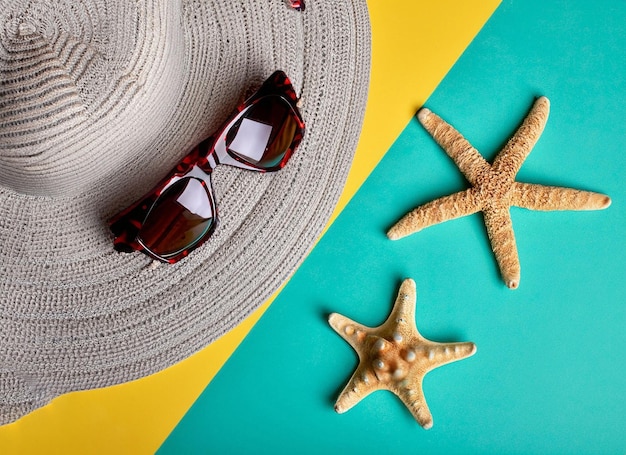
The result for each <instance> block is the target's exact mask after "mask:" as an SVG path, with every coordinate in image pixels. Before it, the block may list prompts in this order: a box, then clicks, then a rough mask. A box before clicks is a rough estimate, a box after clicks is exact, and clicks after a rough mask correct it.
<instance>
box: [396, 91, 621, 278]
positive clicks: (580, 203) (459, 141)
mask: <svg viewBox="0 0 626 455" xmlns="http://www.w3.org/2000/svg"><path fill="white" fill-rule="evenodd" d="M549 111H550V102H549V101H548V99H547V98H546V97H541V98H538V99H537V100H536V101H535V103H534V105H533V107H532V109H531V110H530V113H529V114H528V115H527V116H526V118H525V119H524V121H523V122H522V125H521V126H520V127H519V128H518V130H517V131H516V132H515V134H514V135H513V136H512V137H511V139H509V141H508V142H507V144H506V145H505V146H504V148H503V149H502V150H501V151H500V152H499V153H498V155H497V156H496V158H495V159H494V161H493V164H491V165H490V164H489V163H488V162H487V161H486V160H485V159H484V158H483V157H482V156H481V155H480V153H478V151H477V150H476V149H475V148H474V147H472V145H471V144H470V143H469V142H468V141H467V140H466V139H465V138H464V137H463V136H462V135H461V134H460V133H459V132H458V131H457V130H455V129H454V128H453V127H452V126H450V125H449V124H448V123H446V122H445V121H444V120H442V119H441V118H440V117H438V116H437V115H435V114H434V113H432V112H431V111H429V110H428V109H425V108H424V109H421V110H420V111H419V112H418V114H417V117H418V119H419V121H420V122H421V123H422V125H424V128H425V129H426V130H427V131H428V132H429V133H430V134H431V136H432V137H433V138H434V139H435V141H436V142H437V143H438V144H439V145H440V146H441V147H442V148H443V149H444V150H445V152H446V153H447V154H448V155H449V156H450V158H452V159H453V160H454V162H455V163H456V165H457V166H458V167H459V170H460V171H461V172H462V173H463V175H465V177H466V178H467V180H468V181H469V183H470V184H471V185H472V187H471V188H469V189H467V190H465V191H461V192H458V193H455V194H452V195H450V196H445V197H442V198H439V199H436V200H434V201H431V202H428V203H426V204H424V205H422V206H419V207H417V208H416V209H414V210H413V211H412V212H410V213H408V214H407V215H405V216H404V218H402V219H401V220H400V221H399V222H398V223H396V225H395V226H393V227H392V228H391V229H390V230H389V232H388V233H387V236H388V237H389V238H390V239H392V240H396V239H400V238H402V237H405V236H407V235H409V234H412V233H414V232H417V231H419V230H421V229H423V228H425V227H428V226H432V225H433V224H437V223H441V222H443V221H447V220H451V219H454V218H459V217H462V216H465V215H470V214H473V213H476V212H479V211H482V212H483V215H484V219H485V225H486V227H487V234H488V236H489V241H490V242H491V248H492V249H493V252H494V254H495V257H496V261H497V262H498V266H499V267H500V273H501V274H502V278H503V279H504V282H505V283H506V285H507V286H508V287H509V288H511V289H515V288H517V287H518V286H519V280H520V263H519V257H518V253H517V246H516V244H515V235H514V233H513V224H512V222H511V216H510V213H509V208H510V207H511V206H517V207H523V208H526V209H531V210H598V209H604V208H606V207H608V206H609V205H610V204H611V199H610V198H609V197H608V196H606V195H604V194H599V193H592V192H589V191H581V190H576V189H573V188H562V187H555V186H544V185H537V184H531V183H520V182H516V181H515V176H516V175H517V172H518V171H519V169H520V167H521V166H522V163H523V162H524V160H525V159H526V157H527V156H528V154H529V153H530V151H531V150H532V148H533V147H534V145H535V143H536V142H537V140H538V139H539V136H541V133H542V132H543V128H544V127H545V124H546V122H547V120H548V113H549Z"/></svg>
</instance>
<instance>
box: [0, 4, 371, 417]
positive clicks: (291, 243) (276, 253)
mask: <svg viewBox="0 0 626 455" xmlns="http://www.w3.org/2000/svg"><path fill="white" fill-rule="evenodd" d="M369 40H370V31H369V22H368V16H367V8H366V3H365V0H337V1H332V2H330V1H323V0H308V2H307V4H306V10H305V11H296V10H294V9H292V8H290V7H289V5H288V3H287V2H285V1H284V0H236V1H229V0H132V1H131V0H0V424H1V423H7V422H10V421H13V420H15V419H17V418H19V417H20V416H22V415H24V414H26V413H27V412H29V411H31V410H33V409H35V408H37V407H40V406H42V405H44V404H46V403H47V402H49V401H50V400H51V399H52V398H54V397H55V396H58V395H60V394H62V393H65V392H68V391H73V390H81V389H88V388H96V387H103V386H108V385H112V384H116V383H120V382H124V381H128V380H132V379H136V378H139V377H143V376H145V375H148V374H151V373H154V372H156V371H159V370H161V369H163V368H166V367H168V366H170V365H172V364H174V363H176V362H178V361H180V360H182V359H184V358H185V357H187V356H189V355H190V354H192V353H194V352H196V351H198V350H199V349H201V348H202V347H204V346H206V345H207V344H208V343H210V342H212V341H213V340H215V339H216V338H217V337H219V336H220V335H222V334H223V333H224V332H226V331H227V330H229V329H231V328H232V327H234V326H235V325H236V324H237V323H239V322H240V321H241V320H242V319H244V318H245V317H246V316H247V315H249V314H250V312H251V311H253V310H254V309H255V308H256V307H258V305H260V304H261V303H263V302H264V301H265V300H266V299H267V298H268V297H269V296H270V295H271V294H272V293H273V292H274V291H275V290H276V289H277V288H278V287H279V286H280V285H281V284H282V283H283V282H284V281H285V280H286V279H287V278H288V277H289V275H290V274H291V273H292V272H293V271H294V270H295V268H296V267H297V266H298V265H299V264H300V262H301V261H302V260H303V258H304V257H305V255H306V254H307V252H308V251H309V249H310V248H311V247H312V245H313V243H314V242H315V240H316V238H317V237H318V236H319V234H320V232H321V230H322V228H323V227H324V225H325V224H326V221H327V220H328V217H329V216H330V214H331V212H332V209H333V208H334V205H335V203H336V201H337V198H338V197H339V194H340V192H341V189H342V185H343V183H344V180H345V177H346V175H347V172H348V169H349V167H350V163H351V159H352V155H353V152H354V149H355V147H356V143H357V139H358V135H359V132H360V127H361V123H362V116H363V114H364V110H365V101H366V96H367V86H368V78H369V55H370V47H369V44H370V42H369ZM278 69H280V70H283V71H284V72H285V73H286V74H287V75H288V77H289V78H290V79H291V81H292V83H293V85H294V87H295V89H296V92H297V93H298V94H299V95H300V96H301V97H302V99H301V101H302V107H301V108H300V111H301V113H302V116H303V118H304V121H305V124H306V132H305V135H304V139H303V141H302V143H301V144H300V147H299V148H298V149H297V150H296V152H295V153H294V155H293V157H292V158H291V160H290V161H289V163H288V164H287V166H286V167H285V168H284V169H282V170H281V171H280V172H275V173H266V174H261V173H256V172H249V171H245V170H242V169H236V168H231V167H228V166H220V167H219V168H217V169H216V171H215V172H214V174H213V187H214V190H215V195H216V199H217V205H218V207H219V210H220V226H219V227H218V228H217V230H216V232H215V234H214V235H213V236H212V237H211V238H210V239H209V240H208V241H207V242H206V243H205V244H204V245H203V246H202V247H200V248H198V249H197V250H195V251H194V252H193V253H192V254H190V256H189V257H188V258H186V259H184V260H182V261H180V262H178V263H176V264H173V265H167V264H160V265H159V266H158V267H153V266H152V261H151V259H150V258H148V257H147V256H145V255H143V254H141V253H134V254H124V253H118V252H116V251H115V250H114V249H113V243H112V239H113V236H112V234H111V233H110V231H109V230H108V227H107V224H106V220H107V219H108V218H109V217H110V216H112V215H114V214H115V213H116V212H118V211H119V210H120V209H122V208H124V207H125V206H127V205H128V204H129V203H131V202H133V201H134V200H135V199H137V198H138V197H140V196H142V195H143V194H144V193H145V192H146V191H148V190H149V189H150V188H151V187H152V186H153V185H154V184H155V183H156V182H157V181H159V180H160V179H161V178H163V177H165V175H166V174H167V172H168V171H169V170H170V169H171V168H172V167H173V166H174V165H175V164H176V163H177V162H178V160H180V158H182V157H183V156H184V155H185V154H186V152H188V151H189V149H190V148H191V147H193V146H194V145H196V144H197V143H198V142H200V141H201V140H202V139H204V138H206V137H207V136H208V135H209V134H211V133H213V132H214V130H215V129H217V128H218V127H219V126H220V124H221V123H222V122H223V121H224V120H225V119H226V117H227V116H228V114H229V113H230V112H231V111H232V110H233V109H234V108H235V107H236V106H237V104H238V102H239V101H241V99H242V97H243V95H244V94H245V93H246V92H247V91H248V90H249V89H250V88H251V87H255V86H258V85H260V83H261V82H262V81H263V80H264V79H265V78H267V77H268V76H269V75H270V74H272V73H273V72H274V71H275V70H278Z"/></svg>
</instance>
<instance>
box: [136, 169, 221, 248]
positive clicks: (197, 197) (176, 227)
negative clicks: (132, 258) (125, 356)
mask: <svg viewBox="0 0 626 455" xmlns="http://www.w3.org/2000/svg"><path fill="white" fill-rule="evenodd" d="M214 212H215V210H214V204H213V198H212V197H211V195H210V194H209V191H208V190H207V188H206V186H205V185H203V184H202V182H201V181H200V180H199V179H197V178H193V177H186V178H183V179H181V180H179V181H177V182H176V183H174V184H172V185H171V186H170V187H169V188H167V190H165V191H164V192H163V194H161V196H159V198H158V199H157V200H156V202H155V204H154V206H153V207H152V209H151V210H150V212H149V213H148V216H147V217H146V220H145V221H144V223H143V225H142V227H141V230H140V231H139V235H138V238H139V240H140V241H141V242H142V243H143V245H144V246H145V247H146V248H148V249H149V250H150V251H152V252H153V253H155V254H157V255H158V256H161V257H163V258H167V257H168V256H172V255H175V254H178V253H180V252H181V251H183V250H185V249H187V248H189V247H191V246H193V245H194V244H195V243H196V242H197V241H198V240H200V239H201V238H202V237H203V236H204V235H205V234H206V233H207V232H208V231H209V230H210V229H211V227H212V226H213V224H214V220H215V218H214V217H215V215H214Z"/></svg>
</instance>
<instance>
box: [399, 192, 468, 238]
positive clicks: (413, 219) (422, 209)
mask: <svg viewBox="0 0 626 455" xmlns="http://www.w3.org/2000/svg"><path fill="white" fill-rule="evenodd" d="M479 210H480V204H479V202H478V199H477V198H476V196H475V192H474V191H473V189H472V188H468V189H467V190H465V191H460V192H458V193H454V194H451V195H449V196H444V197H442V198H439V199H435V200H434V201H431V202H427V203H426V204H424V205H421V206H419V207H417V208H416V209H414V210H412V211H411V212H409V213H407V214H406V215H405V216H404V217H403V218H402V219H401V220H400V221H398V222H397V223H396V224H395V225H394V226H393V227H392V228H391V229H390V230H389V232H387V237H389V238H390V239H391V240H398V239H401V238H402V237H406V236H407V235H410V234H413V233H415V232H417V231H420V230H422V229H424V228H427V227H428V226H432V225H434V224H438V223H442V222H444V221H448V220H452V219H455V218H460V217H462V216H466V215H471V214H473V213H476V212H478V211H479Z"/></svg>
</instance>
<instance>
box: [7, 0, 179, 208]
mask: <svg viewBox="0 0 626 455" xmlns="http://www.w3.org/2000/svg"><path fill="white" fill-rule="evenodd" d="M180 11H181V4H180V1H167V2H166V1H163V0H144V1H128V0H78V1H77V0H0V27H1V28H0V185H1V186H4V187H8V188H11V189H13V190H14V191H17V192H20V193H26V194H33V195H47V196H63V195H74V194H77V193H80V192H81V191H83V190H84V188H85V186H86V185H89V184H92V183H95V182H97V181H98V180H101V179H103V178H105V177H106V175H107V174H108V173H110V172H111V171H112V170H114V169H115V168H116V167H119V164H120V163H121V162H124V161H125V160H127V159H128V158H129V156H130V155H131V154H133V153H137V151H138V150H141V149H142V148H145V147H146V146H147V145H148V144H149V142H150V140H151V137H152V135H154V134H156V132H158V131H159V130H160V129H161V128H162V127H163V124H164V122H165V121H166V120H167V118H168V117H169V116H170V115H171V112H172V110H173V109H174V108H175V105H176V99H177V96H178V95H177V94H178V92H179V91H180V90H179V89H180V86H179V84H180V81H181V80H182V78H181V77H177V74H180V72H181V71H183V69H184V68H183V64H184V62H182V58H183V55H184V53H183V52H181V51H180V49H181V48H182V47H183V35H182V30H181V29H180V26H179V24H180ZM157 94H158V98H157ZM157 103H158V108H155V107H156V104H157ZM138 131H139V132H140V133H139V134H136V133H137V132H138ZM151 133H152V134H151Z"/></svg>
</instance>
